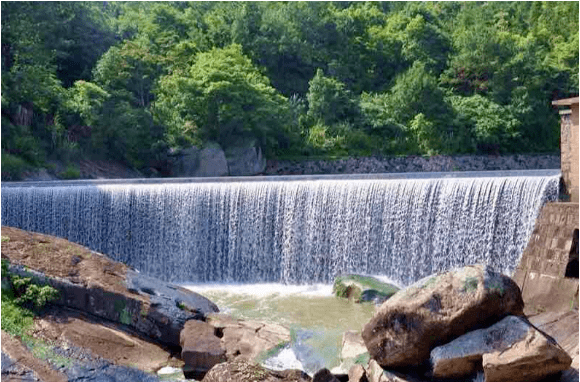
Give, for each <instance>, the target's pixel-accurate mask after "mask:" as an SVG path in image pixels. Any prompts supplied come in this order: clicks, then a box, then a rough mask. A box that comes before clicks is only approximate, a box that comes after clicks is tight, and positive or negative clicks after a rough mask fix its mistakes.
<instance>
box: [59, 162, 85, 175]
mask: <svg viewBox="0 0 580 382" xmlns="http://www.w3.org/2000/svg"><path fill="white" fill-rule="evenodd" d="M59 176H60V177H61V178H62V179H78V178H80V177H81V172H80V170H79V169H78V167H76V166H75V165H74V164H69V165H68V166H67V167H66V170H64V171H63V172H61V173H60V174H59Z"/></svg>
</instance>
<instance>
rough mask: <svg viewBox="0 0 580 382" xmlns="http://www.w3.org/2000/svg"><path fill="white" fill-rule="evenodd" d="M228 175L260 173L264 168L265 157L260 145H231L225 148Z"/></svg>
mask: <svg viewBox="0 0 580 382" xmlns="http://www.w3.org/2000/svg"><path fill="white" fill-rule="evenodd" d="M226 158H227V161H228V170H229V174H230V176H246V175H258V174H262V173H263V172H264V171H265V170H266V158H265V157H264V156H263V155H262V150H261V149H260V147H256V146H254V145H253V144H252V145H250V146H248V147H232V148H229V149H227V150H226Z"/></svg>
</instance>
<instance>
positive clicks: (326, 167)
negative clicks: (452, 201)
mask: <svg viewBox="0 0 580 382" xmlns="http://www.w3.org/2000/svg"><path fill="white" fill-rule="evenodd" d="M559 168H560V155H557V154H540V155H457V156H445V155H438V156H433V157H422V156H408V157H366V158H348V159H339V160H306V161H304V160H302V161H297V160H294V161H293V160H281V161H277V160H269V161H268V163H267V166H266V171H265V175H309V174H363V173H371V174H372V173H375V174H376V173H395V172H396V173H401V172H449V171H492V170H536V169H537V170H540V169H559Z"/></svg>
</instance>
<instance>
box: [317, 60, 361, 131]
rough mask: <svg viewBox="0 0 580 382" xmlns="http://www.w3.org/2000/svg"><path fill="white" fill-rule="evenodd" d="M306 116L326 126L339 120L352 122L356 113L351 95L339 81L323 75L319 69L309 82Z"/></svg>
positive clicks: (355, 105)
mask: <svg viewBox="0 0 580 382" xmlns="http://www.w3.org/2000/svg"><path fill="white" fill-rule="evenodd" d="M306 98H307V100H308V114H307V115H308V117H310V118H311V119H312V120H315V121H316V120H319V121H321V122H322V123H324V124H325V125H327V126H330V125H333V124H335V123H338V122H339V121H346V122H353V121H354V120H355V118H356V117H357V115H358V110H357V106H358V105H357V103H356V102H355V100H354V99H353V98H354V97H353V95H352V94H351V93H350V91H348V89H346V87H345V86H344V84H343V83H341V82H340V81H338V80H336V79H334V78H330V77H325V76H324V72H323V71H322V70H320V69H318V70H317V71H316V75H315V76H314V78H312V80H311V81H310V84H309V89H308V94H307V96H306Z"/></svg>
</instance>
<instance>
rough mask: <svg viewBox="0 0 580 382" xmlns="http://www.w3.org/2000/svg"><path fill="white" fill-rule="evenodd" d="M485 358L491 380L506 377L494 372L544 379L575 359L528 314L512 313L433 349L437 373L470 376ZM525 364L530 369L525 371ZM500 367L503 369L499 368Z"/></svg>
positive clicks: (510, 379)
mask: <svg viewBox="0 0 580 382" xmlns="http://www.w3.org/2000/svg"><path fill="white" fill-rule="evenodd" d="M514 349H517V353H514ZM509 354H512V357H511V358H510V357H509V356H507V355H509ZM516 354H517V357H514V355H516ZM484 358H486V359H488V362H489V367H488V368H484V371H485V377H486V381H488V382H489V381H498V380H502V379H497V378H496V377H494V373H495V374H497V375H498V376H499V377H500V378H504V379H503V380H509V381H512V380H514V381H515V380H529V381H532V380H540V379H542V378H544V377H546V376H547V375H550V374H553V373H555V372H558V371H561V370H565V369H567V368H568V367H569V366H570V363H571V362H572V360H571V359H570V357H569V356H568V354H566V352H565V351H564V350H563V349H562V348H561V347H560V346H558V344H557V343H556V342H555V341H554V339H553V338H550V337H547V336H545V335H544V334H543V333H541V332H540V331H538V330H537V329H536V328H535V327H534V326H532V325H531V324H530V323H529V322H528V321H527V320H526V319H524V318H521V317H515V316H508V317H506V318H504V319H503V320H501V321H499V322H497V323H496V324H494V325H492V326H490V327H489V328H486V329H479V330H474V331H472V332H469V333H467V334H464V335H463V336H461V337H459V338H457V339H455V340H453V341H451V342H450V343H448V344H446V345H443V346H439V347H436V348H435V349H433V350H432V351H431V363H432V365H433V376H435V377H437V378H459V377H465V376H468V375H470V374H473V373H475V372H476V371H477V370H480V369H481V367H482V359H484ZM501 362H506V363H505V364H501ZM516 363H518V364H517V365H516ZM492 365H493V366H492ZM510 367H513V368H512V369H510ZM521 368H523V369H526V370H525V371H526V372H523V373H522V370H519V369H521ZM500 369H501V370H502V372H501V373H500V372H498V370H500ZM528 369H529V370H528ZM512 374H514V375H512ZM520 376H521V377H522V378H524V379H520Z"/></svg>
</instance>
